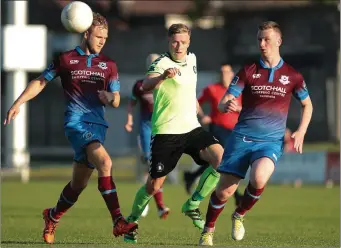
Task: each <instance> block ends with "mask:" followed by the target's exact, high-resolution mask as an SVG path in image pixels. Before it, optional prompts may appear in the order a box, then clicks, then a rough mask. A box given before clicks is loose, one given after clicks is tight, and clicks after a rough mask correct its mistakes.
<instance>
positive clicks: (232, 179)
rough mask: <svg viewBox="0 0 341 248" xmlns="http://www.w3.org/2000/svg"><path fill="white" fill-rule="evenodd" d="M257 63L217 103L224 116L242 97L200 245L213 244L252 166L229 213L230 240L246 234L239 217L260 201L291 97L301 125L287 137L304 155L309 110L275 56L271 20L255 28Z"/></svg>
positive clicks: (276, 35) (295, 75) (300, 85)
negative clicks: (242, 185) (242, 187)
mask: <svg viewBox="0 0 341 248" xmlns="http://www.w3.org/2000/svg"><path fill="white" fill-rule="evenodd" d="M257 39H258V45H259V50H260V60H259V61H257V62H254V63H252V64H248V65H245V66H244V67H243V68H242V69H241V70H240V71H239V72H238V74H237V75H236V76H235V77H234V79H233V81H232V83H231V85H230V87H229V89H228V90H227V92H226V94H225V95H224V96H223V98H222V99H221V101H220V103H219V110H220V111H221V112H223V113H226V112H230V111H231V110H232V109H233V105H232V102H233V101H234V99H235V98H236V97H239V96H240V94H242V93H243V99H242V111H241V113H240V116H239V119H238V122H237V124H236V126H235V128H234V129H233V133H232V134H231V135H230V136H229V139H228V140H227V141H226V147H225V151H224V156H223V159H222V163H221V164H220V166H219V167H218V169H217V171H218V172H220V173H221V176H220V180H219V183H218V184H217V187H216V190H215V191H213V193H212V194H211V198H210V201H209V205H208V209H207V213H206V222H205V227H204V230H203V232H202V234H201V237H200V240H199V245H202V246H212V245H213V234H214V231H215V222H216V220H217V218H218V216H219V215H220V213H221V212H222V211H223V209H224V207H225V204H226V202H227V200H228V199H229V198H230V197H231V196H232V194H233V193H234V192H235V190H236V189H237V187H238V185H239V182H240V180H241V179H243V178H245V175H246V172H247V170H248V169H249V167H250V166H251V171H250V180H249V183H248V185H247V187H246V189H245V192H244V195H243V196H242V199H241V201H240V204H239V206H238V207H237V208H236V209H235V211H234V212H233V213H232V216H231V219H232V229H231V230H232V232H231V236H232V238H233V239H234V240H237V241H239V240H242V239H243V238H244V235H245V228H244V216H245V214H246V213H247V212H248V211H250V210H251V209H252V207H253V206H254V205H255V204H256V203H257V201H258V200H259V199H260V197H261V195H262V192H263V191H264V188H265V186H266V184H267V182H268V180H269V179H270V177H271V175H272V173H273V172H274V170H275V166H276V165H277V163H278V160H279V159H280V157H281V156H282V153H283V145H284V135H285V131H286V126H285V125H286V121H287V116H288V111H289V106H290V102H291V96H292V95H293V96H294V97H295V98H296V99H297V100H298V101H299V102H300V104H301V108H302V114H301V121H300V124H299V126H298V129H297V131H296V132H294V133H293V134H292V137H293V139H294V148H295V150H296V152H298V153H302V152H303V142H304V137H305V134H306V132H307V129H308V126H309V123H310V120H311V116H312V112H313V107H312V102H311V100H310V97H309V93H308V89H307V87H306V84H305V81H304V78H303V76H302V75H301V74H300V73H299V72H297V71H296V70H295V69H294V68H293V67H291V66H290V65H289V64H287V63H286V62H284V61H283V59H282V57H281V55H280V46H281V44H282V32H281V29H280V26H279V25H278V24H277V23H276V22H272V21H267V22H263V23H261V24H260V25H259V26H258V34H257Z"/></svg>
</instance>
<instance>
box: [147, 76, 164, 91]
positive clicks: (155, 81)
mask: <svg viewBox="0 0 341 248" xmlns="http://www.w3.org/2000/svg"><path fill="white" fill-rule="evenodd" d="M164 80H165V78H164V76H163V75H159V76H157V77H152V78H146V79H144V80H143V85H142V87H143V90H145V91H150V90H154V89H155V88H156V87H157V86H158V85H159V84H161V83H162V82H163V81H164Z"/></svg>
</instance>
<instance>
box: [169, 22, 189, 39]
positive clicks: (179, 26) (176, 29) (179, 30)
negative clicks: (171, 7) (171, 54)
mask: <svg viewBox="0 0 341 248" xmlns="http://www.w3.org/2000/svg"><path fill="white" fill-rule="evenodd" d="M183 33H188V35H189V36H191V29H190V28H189V27H188V26H186V25H185V24H183V23H176V24H172V25H171V26H170V27H169V29H168V37H171V36H173V35H174V34H183Z"/></svg>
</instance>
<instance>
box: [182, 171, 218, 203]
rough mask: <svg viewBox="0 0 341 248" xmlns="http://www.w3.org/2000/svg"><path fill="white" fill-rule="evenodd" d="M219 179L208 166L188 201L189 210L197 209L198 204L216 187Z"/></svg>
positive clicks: (215, 172)
mask: <svg viewBox="0 0 341 248" xmlns="http://www.w3.org/2000/svg"><path fill="white" fill-rule="evenodd" d="M219 178H220V174H219V173H218V172H217V171H216V170H215V169H214V168H213V167H212V166H209V167H208V168H207V169H206V170H205V171H204V173H202V175H201V177H200V180H199V184H198V186H197V188H196V189H195V191H194V193H193V195H192V197H191V198H190V199H189V200H188V203H189V205H190V206H191V208H192V207H193V209H195V208H198V206H199V204H200V202H201V201H202V200H203V199H204V198H205V197H206V196H208V195H209V194H210V193H211V191H212V190H213V189H214V188H215V187H216V185H217V183H218V182H219Z"/></svg>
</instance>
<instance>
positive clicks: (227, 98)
mask: <svg viewBox="0 0 341 248" xmlns="http://www.w3.org/2000/svg"><path fill="white" fill-rule="evenodd" d="M232 99H234V96H233V95H231V94H227V95H224V96H223V98H221V100H220V102H219V104H218V110H219V111H220V112H221V113H226V105H225V104H226V103H227V102H228V101H230V100H232Z"/></svg>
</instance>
